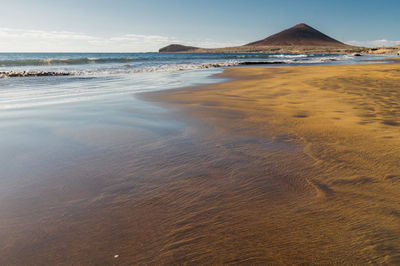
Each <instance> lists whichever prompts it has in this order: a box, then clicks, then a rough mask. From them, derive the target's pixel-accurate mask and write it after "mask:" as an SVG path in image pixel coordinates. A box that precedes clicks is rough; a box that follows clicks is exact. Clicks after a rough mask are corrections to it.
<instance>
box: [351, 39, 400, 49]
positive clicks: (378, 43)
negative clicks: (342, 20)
mask: <svg viewBox="0 0 400 266" xmlns="http://www.w3.org/2000/svg"><path fill="white" fill-rule="evenodd" d="M347 43H348V44H351V45H356V46H364V47H384V46H394V45H399V44H400V41H392V40H385V39H382V40H373V41H348V42H347Z"/></svg>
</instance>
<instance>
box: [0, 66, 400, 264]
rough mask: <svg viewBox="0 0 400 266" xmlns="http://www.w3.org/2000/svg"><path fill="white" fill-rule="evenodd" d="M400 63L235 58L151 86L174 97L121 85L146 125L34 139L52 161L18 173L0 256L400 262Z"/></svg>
mask: <svg viewBox="0 0 400 266" xmlns="http://www.w3.org/2000/svg"><path fill="white" fill-rule="evenodd" d="M399 73H400V64H397V63H385V64H371V65H335V66H296V67H237V68H228V69H227V70H226V71H225V72H224V73H222V74H220V76H221V77H222V78H224V79H225V80H224V82H221V83H216V84H212V85H203V86H199V87H189V88H183V89H174V90H168V91H161V92H150V93H143V94H141V98H144V99H146V100H147V101H151V102H152V103H153V104H156V105H158V106H163V107H165V108H167V109H166V110H168V111H165V112H164V111H162V112H161V111H157V112H156V111H154V109H151V108H148V107H146V108H145V109H143V110H139V109H138V108H137V106H139V105H140V104H141V103H140V102H139V101H134V103H136V104H137V106H136V109H135V108H132V109H128V107H130V105H131V104H132V101H131V100H130V99H129V98H127V97H126V102H124V104H123V105H122V104H121V103H120V102H119V101H118V102H117V103H118V104H117V106H121V105H122V106H126V107H125V109H123V110H124V113H122V114H124V116H123V117H122V118H123V119H126V120H127V121H129V124H132V123H133V124H134V123H135V121H137V120H138V119H140V121H143V124H141V125H142V126H140V127H137V128H136V127H135V128H131V127H122V126H121V125H119V124H112V125H109V124H106V125H107V126H105V125H102V124H100V125H97V124H93V125H91V126H90V127H88V128H86V127H85V128H82V129H74V130H71V129H70V128H68V127H65V128H57V130H54V131H52V132H54V133H55V134H56V136H62V137H63V139H64V138H65V139H68V140H69V141H73V142H74V143H77V145H79V147H85V146H84V145H90V147H93V148H91V150H90V152H86V153H82V152H81V153H79V156H75V155H74V156H69V157H65V159H63V160H60V159H57V158H55V160H54V161H53V158H52V157H49V158H48V159H45V160H43V159H41V158H47V157H43V156H42V155H41V154H38V153H37V152H34V151H33V152H32V153H29V154H25V155H24V157H23V159H25V160H26V162H30V161H32V160H33V162H35V163H36V161H35V160H34V158H38V159H37V160H38V162H37V165H38V166H36V165H35V163H30V164H28V163H24V164H21V167H20V169H21V171H29V172H30V175H27V178H26V179H23V180H20V181H18V180H19V179H18V178H17V177H18V176H17V175H16V177H15V178H14V179H11V178H10V181H9V182H10V184H12V185H9V184H8V183H5V181H3V184H4V188H5V187H6V188H7V190H4V192H5V193H2V195H1V200H0V221H1V223H0V229H1V230H0V262H1V264H2V265H37V264H47V265H71V264H75V265H132V264H135V265H148V264H154V265H160V264H162V265H171V264H185V263H186V264H205V265H208V264H214V265H215V264H251V265H265V264H285V265H288V264H340V265H343V264H345V265H350V264H353V265H354V264H358V265H360V264H368V263H371V264H398V263H399V262H400V257H399V254H400V227H399V224H400V199H399V197H398V191H399V188H400V168H399V164H398V162H399V161H400V130H399V129H400V120H399V117H400V106H399V98H400V91H399V85H398V84H400V83H399V82H400V76H399ZM215 81H216V82H218V81H221V80H218V79H216V80H215ZM115 118H121V113H118V115H117V116H115ZM129 119H132V121H131V120H129ZM135 125H136V124H135ZM78 133H79V134H78ZM49 136H53V135H49ZM49 139H50V138H49V137H47V142H48V143H49V141H48V140H49ZM56 140H57V139H56ZM54 143H58V142H57V141H54ZM74 149H76V148H74ZM51 154H52V153H49V155H51ZM32 158H33V159H32ZM62 158H63V157H62ZM46 160H47V161H46ZM58 161H61V162H62V163H57V162H58ZM22 162H23V161H22ZM39 166H42V167H39ZM50 166H51V167H50ZM16 174H18V172H16ZM28 177H29V178H28ZM17 181H18V182H19V183H16V182H17ZM11 192H12V193H11ZM21 254H23V256H22V255H21Z"/></svg>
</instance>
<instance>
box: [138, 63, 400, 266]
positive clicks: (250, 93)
mask: <svg viewBox="0 0 400 266" xmlns="http://www.w3.org/2000/svg"><path fill="white" fill-rule="evenodd" d="M399 71H400V64H398V63H387V64H371V65H333V66H285V67H273V68H272V67H250V68H227V69H226V70H225V71H224V72H223V73H221V74H219V75H218V76H220V77H223V78H228V79H229V80H228V81H224V82H221V83H217V84H212V85H205V86H197V87H191V88H181V89H173V90H168V91H162V92H150V93H146V96H145V98H147V99H150V100H152V101H157V102H159V103H160V104H162V105H167V106H170V107H172V108H173V109H174V110H176V111H177V112H180V113H182V114H183V116H184V117H186V118H187V119H193V120H197V121H200V122H201V123H204V124H205V125H207V126H209V127H210V128H212V129H213V132H214V135H217V136H218V137H219V138H222V139H224V138H225V139H228V140H229V142H235V139H236V140H238V139H243V138H245V137H247V138H255V139H258V140H260V139H265V138H266V139H271V140H272V141H274V142H276V143H288V144H290V145H295V146H297V147H301V150H302V151H301V152H300V153H297V152H293V154H291V153H286V152H283V153H285V156H286V158H285V159H283V158H282V157H280V156H277V157H275V158H280V160H281V161H280V162H279V161H277V162H275V163H276V165H275V167H277V168H276V169H275V170H277V171H279V169H280V167H283V169H284V170H283V172H284V171H287V170H289V173H291V174H292V175H293V176H292V177H290V174H289V177H288V180H286V181H285V182H287V183H285V182H284V184H286V185H287V186H288V188H287V190H285V189H284V190H282V192H284V193H283V194H285V193H287V194H288V195H292V196H294V198H292V200H294V202H290V204H293V205H291V208H292V209H291V210H285V211H281V213H280V212H279V210H276V209H274V208H272V209H270V210H269V211H271V212H274V213H275V215H276V217H279V216H280V215H282V214H283V213H284V214H285V215H288V213H291V212H292V211H294V213H291V217H292V218H291V219H292V220H295V221H296V226H295V227H293V228H290V230H289V229H288V228H286V229H282V228H280V229H278V228H275V229H276V230H281V233H282V235H280V238H279V240H280V241H281V242H280V243H281V244H280V245H283V246H287V245H293V246H292V248H295V249H297V250H298V251H299V252H300V253H301V254H302V255H301V256H298V257H297V258H292V259H291V258H290V257H291V256H292V255H290V254H292V253H291V252H292V250H289V249H288V248H282V247H281V248H280V249H274V248H271V247H270V248H269V249H268V248H267V249H265V250H264V251H265V252H270V253H271V257H270V258H269V259H267V260H260V261H259V262H261V261H264V262H265V261H273V259H274V258H275V256H278V255H277V254H281V255H283V257H284V258H282V261H281V262H284V263H318V262H320V263H321V262H337V263H340V262H343V263H364V262H369V263H371V262H372V263H398V262H399V259H400V258H399V257H398V256H397V254H398V250H399V247H400V242H399V241H398V239H400V231H399V230H398V228H397V226H396V224H398V219H399V218H398V213H400V202H399V199H398V198H397V197H396V191H398V189H399V187H400V169H399V168H398V166H397V162H398V161H399V160H400V134H399V131H398V129H399V127H400V121H399V119H398V117H399V115H400V107H399V104H398V103H399V94H398V93H399V91H398V85H397V84H399V83H398V82H399V81H400V80H399V78H398V74H397V73H398V72H399ZM245 147H246V145H244V147H242V149H243V152H244V153H246V152H248V151H247V148H245ZM272 153H273V152H270V151H268V149H267V150H264V151H262V152H260V153H258V154H257V155H258V156H260V157H263V156H265V157H268V156H270V155H271V154H272ZM278 154H279V152H278ZM275 155H276V154H275ZM275 155H274V156H275ZM274 156H272V157H269V158H274ZM278 160H279V159H278ZM285 160H288V161H286V162H285ZM298 162H301V163H298ZM287 163H289V165H288V164H287ZM285 169H286V170H285ZM254 171H256V170H254ZM294 173H296V174H295V175H294ZM243 174H245V175H250V176H251V175H252V171H251V170H247V171H244V172H243ZM294 177H296V178H294ZM258 178H260V177H258ZM280 181H282V180H280ZM267 187H268V185H267ZM271 193H272V192H271ZM264 196H266V197H268V195H264ZM296 197H297V198H296ZM284 198H285V197H282V195H281V196H277V197H274V200H275V202H276V203H278V205H279V204H284V203H283V202H282V200H283V199H284ZM289 198H290V197H289ZM243 200H244V199H243ZM249 200H250V199H249ZM269 208H271V206H269ZM299 213H300V214H299ZM255 219H256V220H257V218H255ZM269 223H272V224H275V223H278V224H281V223H285V221H284V220H282V217H280V218H276V219H275V220H274V219H273V220H270V221H269ZM262 226H266V227H265V231H266V232H268V233H269V234H270V233H271V232H270V230H272V228H271V227H270V226H268V225H265V224H263V225H262ZM262 226H261V225H260V227H262ZM281 226H282V225H281ZM283 227H285V226H283ZM305 227H307V228H308V227H310V228H314V229H313V230H311V231H310V230H308V229H305ZM367 228H368V229H367ZM299 230H300V231H299ZM305 232H307V234H308V238H303V237H299V238H296V239H292V238H290V237H288V236H289V235H293V234H299V235H301V234H303V233H305ZM395 236H396V237H395ZM321 238H322V239H325V240H323V241H322V242H320V241H321ZM328 239H329V241H328ZM264 241H266V243H265V245H266V247H267V246H268V245H269V246H271V245H272V246H274V245H277V242H276V241H278V239H274V238H273V237H271V238H270V239H264ZM290 243H291V244H290ZM266 247H265V248H266ZM321 247H323V248H321ZM319 249H322V250H319ZM327 250H328V251H329V252H330V255H328V254H324V252H325V251H327ZM274 254H275V255H274ZM284 254H286V255H284ZM311 258H312V259H311Z"/></svg>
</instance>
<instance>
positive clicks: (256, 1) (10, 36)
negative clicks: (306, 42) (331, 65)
mask: <svg viewBox="0 0 400 266" xmlns="http://www.w3.org/2000/svg"><path fill="white" fill-rule="evenodd" d="M399 10H400V1H397V0H382V1H377V0H374V1H369V0H364V1H350V0H347V1H339V0H337V1H329V0H327V1H316V0H307V1H301V0H298V1H294V0H280V1H277V0H273V1H269V0H264V1H262V0H247V1H244V0H243V1H239V0H230V1H227V0H213V1H209V0H196V1H190V0H186V1H183V0H168V1H160V0H143V1H134V0H132V1H128V0H108V1H106V0H96V1H95V0H86V1H85V0H80V1H79V0H57V1H54V0H52V1H51V0H36V1H34V0H29V1H28V0H2V1H1V9H0V51H3V52H10V51H28V52H29V51H38V52H40V51H53V52H57V51H65V52H74V51H82V52H87V51H98V52H107V51H109V52H135V51H140V52H142V51H156V50H157V49H158V48H160V47H162V46H165V45H167V44H169V43H172V42H173V43H183V44H187V45H195V46H202V47H224V46H231V45H241V44H245V43H248V42H251V41H255V40H259V39H263V38H265V37H267V36H268V35H270V34H273V33H276V32H279V31H281V30H283V29H285V28H288V27H291V26H293V25H295V24H297V23H301V22H304V23H307V24H308V25H310V26H312V27H315V28H317V29H318V30H320V31H322V32H324V33H326V34H328V35H330V36H332V37H334V38H336V39H338V40H340V41H344V42H347V43H350V44H355V45H366V46H381V45H392V44H396V43H399V44H400V30H399V24H400V23H399V22H400V16H399V14H398V12H399Z"/></svg>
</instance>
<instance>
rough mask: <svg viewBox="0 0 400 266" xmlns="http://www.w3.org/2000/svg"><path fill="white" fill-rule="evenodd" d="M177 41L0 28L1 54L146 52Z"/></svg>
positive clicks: (141, 36)
mask: <svg viewBox="0 0 400 266" xmlns="http://www.w3.org/2000/svg"><path fill="white" fill-rule="evenodd" d="M173 42H180V40H178V39H176V38H171V37H166V36H161V35H141V34H125V35H120V36H110V37H98V36H92V35H88V34H84V33H75V32H67V31H42V30H26V29H12V28H0V51H4V52H90V51H94V52H149V51H158V49H159V48H161V47H162V46H165V45H168V44H170V43H173Z"/></svg>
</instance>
